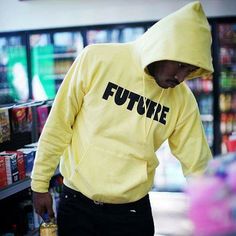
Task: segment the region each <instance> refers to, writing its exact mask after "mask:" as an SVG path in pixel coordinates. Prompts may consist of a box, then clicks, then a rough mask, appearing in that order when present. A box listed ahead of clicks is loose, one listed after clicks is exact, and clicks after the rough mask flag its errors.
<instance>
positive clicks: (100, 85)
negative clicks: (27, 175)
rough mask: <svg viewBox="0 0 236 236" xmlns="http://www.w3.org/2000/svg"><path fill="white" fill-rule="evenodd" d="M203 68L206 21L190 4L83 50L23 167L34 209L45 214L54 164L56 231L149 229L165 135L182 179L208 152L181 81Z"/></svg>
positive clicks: (122, 233)
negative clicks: (30, 163)
mask: <svg viewBox="0 0 236 236" xmlns="http://www.w3.org/2000/svg"><path fill="white" fill-rule="evenodd" d="M212 72H213V67H212V59H211V33H210V28H209V25H208V22H207V19H206V16H205V15H204V12H203V10H202V7H201V5H200V3H199V2H194V3H190V4H188V5H186V6H185V7H183V8H181V9H180V10H178V11H176V12H175V13H173V14H171V15H169V16H167V17H165V18H163V19H162V20H160V21H159V22H158V23H156V24H155V25H154V26H152V27H151V28H150V29H149V30H148V31H147V32H146V33H144V34H143V35H142V36H141V37H140V38H139V39H137V40H136V41H134V42H131V43H127V44H100V45H91V46H88V47H86V48H85V49H84V50H83V52H82V53H81V55H80V56H79V57H78V58H77V59H76V60H75V62H74V63H73V65H72V67H71V69H70V70H69V72H68V74H67V75H66V78H65V79H64V81H63V83H62V85H61V87H60V90H59V91H58V93H57V96H56V98H55V101H54V104H53V107H52V110H51V112H50V115H49V118H48V120H47V123H46V125H45V127H44V130H43V133H42V135H41V137H40V140H39V147H38V151H37V156H36V160H35V164H34V169H33V172H32V190H33V191H34V204H35V209H36V212H37V213H38V214H40V215H43V213H45V212H48V213H49V215H50V216H51V217H53V211H52V207H51V205H52V202H51V196H50V194H49V193H48V186H49V180H50V178H51V176H52V175H53V173H54V171H55V169H56V167H57V165H58V163H59V162H60V172H61V174H62V175H63V177H64V180H63V181H64V186H63V187H64V188H63V193H62V196H61V200H60V204H59V210H58V215H57V216H58V218H57V223H58V229H59V235H60V236H62V235H65V236H73V235H75V236H76V235H79V236H81V235H86V236H90V235H91V236H94V235H102V236H113V235H117V236H126V235H127V236H131V235H140V236H150V235H153V234H154V225H153V218H152V213H151V208H150V202H149V198H148V192H149V190H150V189H151V187H152V185H153V178H154V175H155V169H156V167H157V165H158V160H157V158H156V155H155V152H156V150H157V149H158V148H159V147H160V145H161V144H162V143H163V142H164V141H165V140H167V139H168V141H169V145H170V148H171V150H172V153H173V154H174V155H175V156H176V158H177V159H178V160H179V161H180V163H181V165H182V169H183V173H184V175H185V176H190V175H194V174H197V173H202V172H203V171H204V170H205V168H206V165H207V162H208V160H209V159H210V158H211V152H210V150H209V147H208V144H207V141H206V138H205V135H204V131H203V128H202V124H201V120H200V115H199V111H198V107H197V103H196V100H195V99H194V96H193V94H192V93H191V92H190V90H189V88H188V87H187V85H186V84H185V83H182V82H183V81H184V80H186V79H191V78H195V77H199V76H203V75H206V74H210V73H212Z"/></svg>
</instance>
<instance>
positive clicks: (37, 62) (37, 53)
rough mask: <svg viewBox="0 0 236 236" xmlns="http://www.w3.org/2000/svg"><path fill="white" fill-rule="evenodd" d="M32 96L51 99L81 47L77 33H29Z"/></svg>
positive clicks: (80, 37) (79, 34)
mask: <svg viewBox="0 0 236 236" xmlns="http://www.w3.org/2000/svg"><path fill="white" fill-rule="evenodd" d="M29 38H30V40H29V42H30V53H31V68H32V96H33V99H34V100H47V99H54V97H55V95H56V93H57V91H58V89H59V87H60V84H61V83H62V80H63V79H64V77H65V75H66V73H67V72H68V70H69V68H70V67H71V65H72V63H73V61H74V60H75V58H76V57H77V56H78V54H79V53H80V51H81V50H82V49H83V47H84V42H83V38H82V35H81V33H80V32H48V33H35V34H30V36H29Z"/></svg>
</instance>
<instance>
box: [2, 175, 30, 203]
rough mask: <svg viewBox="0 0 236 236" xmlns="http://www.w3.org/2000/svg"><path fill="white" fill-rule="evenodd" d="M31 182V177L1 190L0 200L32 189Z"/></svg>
mask: <svg viewBox="0 0 236 236" xmlns="http://www.w3.org/2000/svg"><path fill="white" fill-rule="evenodd" d="M30 181H31V179H30V178H29V177H27V178H25V179H23V180H20V181H17V182H16V183H13V184H11V185H9V186H7V187H5V188H3V189H1V190H0V200H2V199H4V198H7V197H9V196H11V195H13V194H15V193H17V192H20V191H22V190H24V189H27V188H29V187H30Z"/></svg>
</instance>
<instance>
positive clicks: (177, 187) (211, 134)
mask: <svg viewBox="0 0 236 236" xmlns="http://www.w3.org/2000/svg"><path fill="white" fill-rule="evenodd" d="M190 2H193V1H192V0H147V1H142V0H131V1H124V0H120V1H107V0H90V1H86V0H80V1H77V0H2V1H1V5H0V152H4V151H16V150H18V151H21V152H22V153H23V156H21V157H20V158H19V159H21V160H24V166H21V168H23V169H24V170H20V169H19V167H18V170H15V171H16V175H15V177H14V178H12V180H10V182H7V183H4V181H3V180H0V209H1V210H0V217H1V219H4V220H1V222H0V236H6V235H8V236H11V235H18V236H21V235H22V236H25V235H27V236H30V235H39V234H38V228H39V226H40V223H41V222H42V220H41V219H40V218H39V217H38V216H37V214H36V213H35V211H34V208H33V205H32V195H31V189H30V173H31V170H32V165H33V161H34V156H35V152H36V150H37V141H38V139H39V137H40V134H41V132H42V129H43V126H44V124H45V121H46V119H47V117H48V114H49V112H50V109H51V106H52V103H53V99H54V98H55V95H56V93H57V90H58V88H59V86H60V84H61V82H62V81H63V78H64V76H65V74H66V72H67V71H68V70H69V68H70V66H71V64H72V63H73V61H74V60H75V58H76V57H77V56H78V54H79V53H80V52H81V51H82V49H83V48H84V47H85V46H87V45H90V44H94V43H110V42H111V43H125V42H131V41H133V40H135V39H137V38H138V37H139V36H140V35H142V34H143V33H144V32H145V31H146V30H148V28H149V27H151V26H152V25H153V24H154V23H155V22H157V21H158V20H160V19H161V18H163V17H165V16H167V15H168V14H170V13H172V12H174V11H176V10H177V9H179V8H181V7H183V6H184V5H185V4H187V3H190ZM200 2H201V3H202V6H203V9H204V11H205V13H206V15H207V18H208V20H209V24H210V26H211V30H212V40H213V41H212V57H213V65H214V70H215V71H214V73H213V75H210V76H207V77H204V78H197V79H194V80H191V81H187V84H188V86H189V87H190V88H191V90H192V92H193V94H194V95H195V97H196V100H197V102H198V106H199V110H200V114H201V119H202V123H203V127H204V130H205V134H206V138H207V141H208V144H209V147H210V148H211V151H212V154H213V156H214V161H215V162H214V163H212V164H211V165H210V169H209V172H208V174H206V176H202V179H201V180H200V182H201V183H203V182H204V181H205V182H204V183H208V176H207V175H209V176H211V177H212V176H213V175H215V176H224V181H225V180H227V177H226V176H231V175H230V174H229V175H228V174H226V172H228V170H229V172H230V171H231V172H230V173H234V172H236V167H235V166H236V165H235V161H236V154H235V155H234V151H235V150H236V141H235V140H236V136H235V132H236V1H235V0H201V1H200ZM19 112H20V113H21V115H19ZM234 141H235V142H234ZM17 155H18V154H17ZM156 155H157V157H158V160H159V162H160V164H159V166H158V167H157V170H156V176H155V181H154V185H153V188H152V190H151V192H150V199H151V204H152V210H153V216H154V222H155V235H159V236H160V235H169V236H172V235H173V236H175V235H176V236H177V235H179V236H191V235H196V236H200V234H196V232H197V231H196V225H197V224H198V226H199V225H200V226H202V227H205V225H206V224H207V223H208V222H210V223H209V224H208V225H210V224H213V226H212V227H208V228H207V227H206V228H207V229H206V231H205V232H208V233H205V234H202V235H203V236H211V235H212V236H213V235H214V236H215V235H219V236H224V235H236V219H235V211H236V200H235V199H236V188H235V186H234V188H233V190H230V191H229V190H227V191H228V192H227V194H228V195H227V194H225V195H224V197H222V199H220V200H219V202H218V203H220V204H221V203H222V205H221V208H220V207H219V205H218V207H217V202H215V201H214V200H212V199H211V197H208V196H214V194H216V195H217V193H218V194H220V193H221V191H222V189H225V188H227V189H228V188H229V187H228V186H227V187H225V185H224V184H223V183H222V185H219V184H218V182H217V183H215V182H214V184H216V185H214V187H215V189H214V190H213V187H212V189H211V190H209V194H206V195H205V197H203V196H204V194H203V193H204V192H205V193H207V191H208V189H207V187H208V186H207V184H206V185H204V184H202V186H201V187H200V186H199V182H198V183H194V184H193V185H192V186H193V187H192V188H194V187H196V189H197V188H198V190H196V191H199V192H198V193H199V194H198V196H199V198H200V197H202V202H201V203H202V205H201V203H199V204H200V205H198V207H203V208H204V207H206V206H208V207H206V208H207V213H209V215H210V214H213V213H212V212H217V214H219V215H221V216H222V217H223V216H224V214H227V217H228V218H229V219H228V225H227V227H226V226H225V227H223V226H222V227H221V225H222V224H221V223H222V220H219V219H216V218H213V219H210V218H208V217H207V216H206V214H205V217H204V213H203V215H202V221H201V222H200V223H199V222H198V221H197V220H196V218H197V217H196V216H195V214H193V212H190V210H189V209H190V208H189V204H191V200H192V199H194V197H193V196H194V193H193V192H192V189H190V190H189V192H188V193H187V190H186V189H187V186H188V182H187V181H186V179H185V177H184V176H183V173H182V169H181V165H180V163H179V162H178V160H177V159H176V158H175V157H174V156H173V155H172V154H171V151H170V148H169V146H168V143H167V142H165V143H164V144H163V145H162V146H161V148H160V149H159V150H157V152H156ZM1 161H2V159H0V174H2V173H1V171H2V169H1ZM222 163H223V164H222ZM17 165H18V164H17ZM231 166H234V167H232V168H231ZM228 167H229V168H228ZM234 170H235V171H234ZM0 177H1V175H0ZM234 177H235V176H234ZM233 184H234V185H235V181H233ZM61 185H62V177H61V176H60V173H59V172H57V173H55V176H54V177H53V179H52V180H51V184H50V186H51V188H50V191H51V193H52V195H53V199H54V209H55V211H56V208H57V203H58V198H59V194H60V191H61ZM211 186H213V185H211ZM216 186H218V189H217V187H216ZM219 186H221V187H219ZM201 193H202V195H201ZM203 199H204V200H203ZM232 199H233V200H232ZM203 202H204V203H203ZM223 203H227V204H228V205H230V207H226V206H225V205H224V204H223ZM228 205H227V206H228ZM226 208H227V209H226ZM233 212H234V214H233ZM199 214H200V213H199ZM214 214H215V213H214ZM229 215H230V216H229ZM231 216H232V217H231ZM225 217H226V215H225ZM230 217H231V218H230ZM194 220H196V222H194ZM204 220H205V224H204V223H202V222H203V221H204ZM217 220H218V221H217ZM217 222H218V223H217ZM209 228H210V229H209ZM204 229H205V228H204ZM207 230H209V231H207ZM212 232H213V233H212Z"/></svg>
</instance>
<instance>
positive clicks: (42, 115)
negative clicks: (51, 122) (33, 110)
mask: <svg viewBox="0 0 236 236" xmlns="http://www.w3.org/2000/svg"><path fill="white" fill-rule="evenodd" d="M37 115H38V131H39V133H40V134H41V132H42V130H43V127H44V124H45V123H46V120H47V117H48V106H47V105H43V106H38V107H37Z"/></svg>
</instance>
